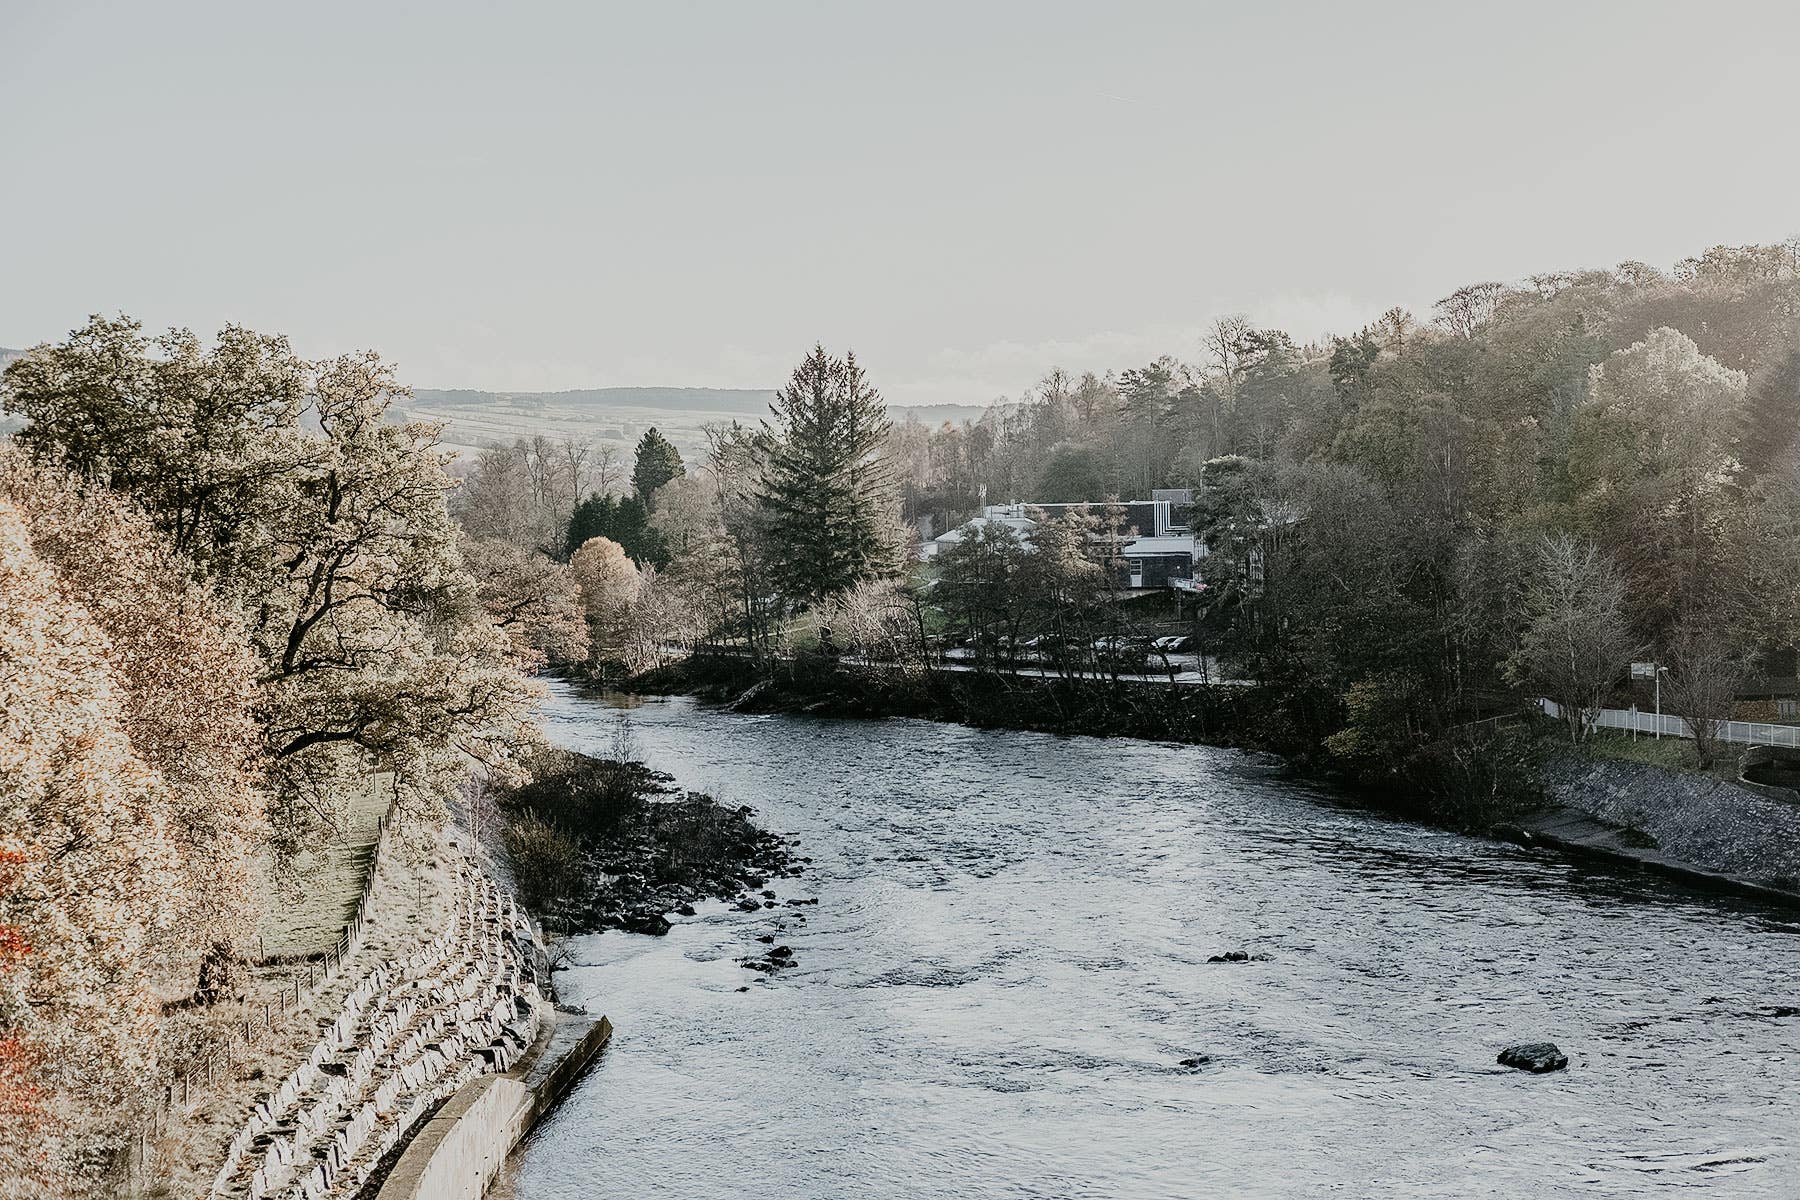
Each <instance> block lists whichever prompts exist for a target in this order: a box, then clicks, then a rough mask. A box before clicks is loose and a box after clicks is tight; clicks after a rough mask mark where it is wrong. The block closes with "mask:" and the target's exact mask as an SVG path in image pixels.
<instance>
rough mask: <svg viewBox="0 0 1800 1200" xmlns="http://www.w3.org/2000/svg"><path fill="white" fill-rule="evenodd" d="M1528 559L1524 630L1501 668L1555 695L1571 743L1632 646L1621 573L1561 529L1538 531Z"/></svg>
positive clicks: (1584, 730)
mask: <svg viewBox="0 0 1800 1200" xmlns="http://www.w3.org/2000/svg"><path fill="white" fill-rule="evenodd" d="M1534 566H1535V570H1534V573H1533V577H1532V580H1531V583H1530V585H1529V586H1528V587H1527V589H1526V593H1525V606H1526V612H1525V616H1526V623H1525V629H1524V633H1523V635H1522V637H1521V638H1520V640H1519V646H1518V648H1517V649H1516V650H1514V651H1513V653H1512V654H1511V656H1510V657H1509V658H1508V659H1507V662H1506V674H1507V677H1508V678H1509V679H1511V680H1512V681H1513V682H1514V683H1515V684H1518V685H1519V686H1521V687H1525V688H1529V689H1532V690H1534V691H1536V692H1537V693H1539V694H1540V695H1544V696H1548V697H1549V698H1550V699H1552V700H1554V701H1556V703H1557V704H1558V705H1560V706H1561V708H1562V715H1563V719H1564V720H1565V721H1567V722H1568V725H1569V738H1570V740H1571V741H1573V742H1577V743H1579V742H1581V741H1583V740H1585V739H1586V737H1587V735H1588V732H1589V731H1590V730H1591V729H1592V728H1593V725H1594V719H1595V718H1596V717H1597V716H1598V715H1599V713H1600V710H1601V709H1602V708H1604V707H1606V700H1607V697H1608V696H1610V695H1611V694H1612V690H1613V688H1614V687H1615V686H1617V684H1618V682H1619V679H1620V677H1621V676H1622V675H1623V674H1624V672H1625V667H1626V664H1627V663H1628V662H1630V660H1631V656H1632V655H1633V654H1634V653H1635V652H1636V647H1635V644H1634V643H1633V642H1632V640H1631V635H1630V632H1629V630H1628V629H1627V627H1626V621H1625V582H1624V578H1623V576H1622V575H1620V573H1619V570H1618V568H1617V567H1615V566H1614V565H1613V563H1612V561H1611V560H1610V559H1608V558H1607V557H1606V556H1605V555H1604V554H1603V553H1601V551H1600V549H1599V547H1597V546H1595V545H1594V544H1593V543H1592V542H1589V541H1584V540H1582V539H1579V538H1575V537H1573V536H1571V535H1569V534H1556V535H1546V536H1544V537H1543V538H1542V539H1541V540H1540V541H1539V542H1538V546H1537V561H1536V563H1535V564H1534Z"/></svg>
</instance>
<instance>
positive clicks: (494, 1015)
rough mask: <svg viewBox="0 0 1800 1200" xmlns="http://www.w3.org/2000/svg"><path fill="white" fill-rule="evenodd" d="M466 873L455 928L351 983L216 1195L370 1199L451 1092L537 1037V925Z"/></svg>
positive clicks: (251, 1127)
mask: <svg viewBox="0 0 1800 1200" xmlns="http://www.w3.org/2000/svg"><path fill="white" fill-rule="evenodd" d="M455 870H456V873H457V876H458V879H457V887H458V897H459V898H458V903H457V904H456V905H455V906H454V907H453V908H452V910H451V914H450V917H449V920H448V923H447V926H446V927H445V928H443V929H442V930H441V931H440V932H438V933H437V934H436V935H435V936H433V937H430V938H429V939H426V940H423V941H421V942H419V943H417V944H415V945H414V946H412V947H411V948H410V950H408V951H406V952H404V953H401V954H398V955H396V956H395V957H393V958H391V959H389V960H388V961H387V962H385V963H382V964H381V965H379V966H377V967H375V968H374V969H372V970H370V971H368V972H367V973H366V974H364V975H363V976H362V978H361V979H360V980H359V981H358V982H357V983H356V985H355V986H354V987H352V988H351V989H350V991H349V994H348V995H347V996H345V998H344V999H343V1001H342V1002H341V1004H340V1005H339V1007H338V1009H337V1011H336V1013H335V1015H334V1016H333V1017H332V1019H331V1020H330V1021H329V1023H327V1024H326V1025H325V1028H324V1031H323V1033H322V1035H321V1036H320V1038H319V1039H318V1041H317V1042H316V1043H315V1044H314V1045H313V1047H312V1050H311V1052H310V1053H309V1054H307V1055H306V1057H305V1059H304V1060H303V1061H302V1062H301V1063H300V1064H299V1065H298V1066H297V1067H296V1068H295V1069H294V1070H293V1071H292V1072H291V1073H290V1074H289V1075H288V1076H287V1077H286V1078H284V1079H282V1080H281V1081H280V1082H279V1084H278V1085H276V1086H275V1087H274V1089H273V1090H272V1091H269V1092H267V1093H266V1094H265V1095H263V1096H262V1097H260V1098H259V1099H258V1100H257V1102H256V1103H255V1105H254V1107H253V1108H252V1110H251V1112H250V1113H249V1115H248V1117H247V1118H246V1119H245V1121H244V1123H243V1125H242V1126H241V1128H240V1129H239V1130H238V1132H237V1133H236V1135H235V1136H234V1137H233V1138H232V1140H231V1143H230V1145H229V1147H228V1148H227V1151H226V1155H225V1160H224V1162H223V1164H222V1165H221V1166H220V1168H219V1171H218V1173H217V1175H216V1177H215V1179H214V1180H213V1184H212V1188H211V1192H210V1195H211V1197H213V1198H215V1200H227V1198H229V1200H240V1198H242V1200H264V1198H279V1200H325V1198H326V1197H334V1198H347V1197H355V1196H359V1195H361V1194H363V1193H364V1192H365V1191H366V1190H367V1186H368V1185H369V1184H370V1182H371V1180H372V1179H374V1178H376V1176H377V1175H378V1173H379V1172H380V1170H381V1168H382V1167H383V1165H384V1162H385V1161H386V1160H387V1159H388V1158H389V1157H390V1156H391V1154H392V1152H393V1151H394V1150H395V1148H396V1147H398V1146H400V1145H401V1144H402V1143H403V1142H404V1141H405V1140H406V1139H407V1138H408V1137H409V1136H410V1135H412V1134H413V1133H414V1132H415V1131H416V1130H417V1129H418V1128H419V1126H420V1125H421V1124H422V1123H423V1122H425V1121H426V1120H428V1119H429V1118H430V1117H431V1115H432V1114H433V1112H434V1111H435V1110H436V1109H437V1108H438V1106H439V1105H440V1104H441V1103H442V1102H443V1101H445V1100H446V1099H448V1098H449V1097H451V1096H452V1095H454V1094H455V1093H456V1092H457V1091H458V1090H459V1089H461V1088H463V1087H464V1085H466V1084H468V1083H470V1082H471V1081H472V1080H476V1079H479V1078H480V1077H482V1076H483V1075H488V1074H493V1073H497V1072H503V1071H506V1070H507V1069H508V1068H510V1067H513V1066H514V1065H515V1064H516V1063H517V1062H518V1061H519V1059H520V1058H521V1056H523V1055H524V1054H525V1052H526V1051H527V1049H528V1048H530V1047H531V1046H532V1045H533V1043H534V1042H535V1041H536V1040H537V1036H538V1032H539V1026H540V1021H541V1020H542V1019H543V1016H544V1013H545V1012H546V1010H547V1008H548V1004H547V1002H546V1001H545V1000H544V999H543V998H542V995H541V994H540V991H541V989H547V980H546V979H544V978H543V976H542V973H543V971H544V967H543V965H542V964H543V956H542V954H541V953H540V949H541V948H540V945H539V943H538V940H537V938H536V935H535V934H534V932H533V930H532V927H531V924H530V922H529V921H528V920H527V919H526V917H525V916H524V914H523V913H521V912H520V911H519V909H518V907H517V906H516V905H515V904H514V902H513V901H512V899H511V897H510V896H508V895H506V894H505V893H504V892H502V891H501V890H500V889H499V888H498V887H497V886H495V884H494V883H493V881H492V880H490V879H489V878H488V877H487V876H486V875H485V874H484V873H483V872H482V871H481V870H480V869H479V868H478V867H476V866H475V865H474V864H473V863H471V862H469V861H468V859H467V858H466V857H460V856H459V857H458V859H457V860H456V862H455Z"/></svg>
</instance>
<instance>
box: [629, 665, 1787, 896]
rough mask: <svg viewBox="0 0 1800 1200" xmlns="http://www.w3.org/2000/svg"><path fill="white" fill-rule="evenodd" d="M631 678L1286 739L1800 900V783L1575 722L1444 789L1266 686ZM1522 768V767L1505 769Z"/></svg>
mask: <svg viewBox="0 0 1800 1200" xmlns="http://www.w3.org/2000/svg"><path fill="white" fill-rule="evenodd" d="M625 686H626V688H627V689H628V690H630V691H633V692H637V693H639V694H645V695H670V694H685V695H692V696H695V697H697V698H699V699H702V700H706V701H710V702H713V703H718V704H722V705H725V706H727V707H729V708H730V709H731V710H732V711H735V712H741V713H793V714H799V715H806V716H818V717H847V718H884V717H915V718H922V719H928V720H938V721H952V722H955V723H958V724H963V725H969V726H972V727H974V728H1007V729H1021V730H1031V731H1037V732H1047V733H1060V734H1085V735H1090V736H1097V737H1137V738H1144V739H1148V740H1153V741H1175V742H1187V743H1195V744H1204V745H1218V746H1226V747H1236V748H1242V749H1256V750H1261V751H1266V752H1270V753H1275V754H1279V755H1280V756H1281V757H1282V759H1283V761H1284V763H1285V764H1286V765H1287V767H1288V768H1289V769H1290V770H1291V771H1293V772H1294V773H1295V774H1296V775H1299V776H1303V777H1312V778H1318V779H1321V780H1323V781H1325V782H1329V783H1331V784H1333V785H1335V786H1343V787H1346V788H1347V790H1348V791H1349V794H1351V795H1353V796H1354V797H1356V798H1357V799H1358V800H1359V801H1361V802H1362V803H1365V804H1367V805H1368V806H1370V807H1371V808H1377V809H1380V810H1383V811H1386V812H1390V813H1394V814H1396V815H1399V816H1402V817H1405V818H1407V819H1411V820H1422V821H1425V822H1427V823H1430V824H1439V825H1445V826H1447V827H1451V828H1457V829H1461V830H1463V831H1465V832H1475V833H1487V834H1489V835H1491V836H1495V837H1499V838H1502V839H1504V840H1509V841H1514V842H1519V843H1522V844H1527V845H1540V846H1547V847H1553V848H1555V849H1558V850H1560V851H1564V852H1568V853H1574V854H1579V855H1582V856H1585V857H1592V858H1600V859H1605V860H1607V861H1610V862H1612V863H1614V864H1615V865H1620V866H1625V867H1628V868H1633V869H1644V870H1651V871H1656V872H1659V873H1662V874H1666V875H1669V876H1671V877H1675V878H1680V879H1683V880H1684V881H1686V882H1688V883H1691V884H1694V885H1696V886H1701V887H1706V888H1713V889H1726V890H1732V891H1737V892H1740V893H1742V894H1745V895H1750V896H1755V897H1757V898H1760V899H1764V900H1770V901H1773V902H1777V903H1784V904H1800V793H1791V792H1788V791H1787V790H1786V789H1783V788H1771V787H1767V786H1760V785H1750V784H1745V783H1741V782H1733V781H1731V780H1729V779H1720V778H1718V777H1717V776H1716V775H1708V774H1705V773H1700V772H1694V771H1683V770H1678V769H1674V768H1672V767H1669V766H1667V765H1661V764H1658V763H1652V762H1631V761H1620V760H1618V759H1615V758H1611V757H1604V756H1588V755H1586V754H1583V753H1581V752H1578V751H1575V750H1572V749H1570V748H1569V747H1567V746H1566V745H1564V744H1563V742H1562V739H1561V738H1560V737H1550V736H1541V737H1540V736H1537V735H1535V734H1531V733H1529V732H1525V733H1519V734H1515V735H1498V736H1510V737H1512V738H1514V739H1515V740H1513V741H1510V742H1508V744H1507V745H1506V747H1505V748H1504V750H1501V751H1499V752H1496V750H1495V745H1497V743H1496V744H1490V746H1489V748H1488V749H1486V750H1483V751H1480V752H1475V751H1473V750H1471V748H1470V747H1452V749H1457V750H1460V751H1461V752H1460V753H1452V754H1449V755H1447V756H1442V757H1446V758H1447V759H1456V760H1459V761H1461V760H1467V761H1464V762H1462V766H1461V768H1460V769H1458V768H1457V767H1456V766H1455V765H1454V764H1450V765H1447V766H1446V768H1445V769H1443V770H1441V771H1440V772H1439V774H1440V775H1441V776H1442V778H1441V779H1440V780H1439V781H1438V789H1439V790H1438V792H1436V793H1433V792H1431V791H1428V790H1426V789H1423V788H1421V787H1419V786H1418V785H1417V783H1416V782H1414V781H1410V780H1402V779H1398V778H1396V779H1394V780H1392V781H1390V782H1389V783H1387V784H1385V785H1384V784H1383V783H1382V782H1380V781H1375V782H1371V781H1369V780H1354V779H1347V778H1345V777H1344V775H1343V773H1342V772H1341V771H1336V770H1333V769H1331V767H1330V765H1329V763H1328V762H1327V761H1326V759H1325V757H1324V756H1323V755H1322V754H1320V753H1319V752H1318V749H1317V747H1308V746H1305V745H1303V744H1300V743H1299V741H1298V739H1297V738H1296V737H1295V735H1294V731H1293V729H1292V726H1291V724H1289V723H1288V722H1287V721H1285V720H1284V719H1283V714H1282V713H1281V711H1280V708H1279V706H1278V705H1277V704H1275V703H1274V702H1273V701H1272V700H1271V699H1270V698H1269V697H1267V696H1266V695H1264V694H1262V693H1260V692H1259V691H1257V690H1256V689H1247V688H1236V687H1233V688H1214V687H1206V686H1195V685H1181V686H1168V687H1159V686H1155V685H1146V684H1143V683H1109V682H1108V681H1105V680H1063V679H1053V678H1039V677H1015V676H1005V675H990V674H979V673H975V672H926V673H922V674H921V673H902V672H898V671H893V672H887V671H879V670H849V669H845V668H842V667H839V666H836V665H834V664H831V663H828V662H824V661H820V662H817V663H806V662H798V663H794V664H787V668H786V669H785V670H784V671H782V672H780V673H778V674H775V675H773V676H770V675H764V674H761V673H759V672H758V671H757V670H756V669H755V667H754V666H753V664H751V663H749V662H748V661H746V660H743V659H736V658H729V657H722V656H715V657H696V658H691V659H688V660H685V661H683V662H681V663H678V664H675V665H673V666H670V667H665V668H662V669H660V670H658V671H653V672H648V673H646V674H644V675H640V676H637V677H635V678H634V679H632V680H629V681H627V684H626V685H625ZM1497 764H1498V767H1497ZM1498 768H1506V769H1505V770H1501V769H1498ZM1508 773H1510V774H1512V775H1513V776H1515V777H1514V778H1511V779H1502V778H1501V776H1502V775H1505V774H1508Z"/></svg>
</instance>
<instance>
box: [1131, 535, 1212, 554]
mask: <svg viewBox="0 0 1800 1200" xmlns="http://www.w3.org/2000/svg"><path fill="white" fill-rule="evenodd" d="M1193 552H1194V539H1193V538H1191V537H1141V538H1137V539H1135V540H1133V541H1130V542H1127V543H1126V544H1125V545H1124V546H1122V547H1120V549H1119V554H1120V556H1121V557H1123V558H1145V557H1147V556H1149V555H1152V554H1192V553H1193Z"/></svg>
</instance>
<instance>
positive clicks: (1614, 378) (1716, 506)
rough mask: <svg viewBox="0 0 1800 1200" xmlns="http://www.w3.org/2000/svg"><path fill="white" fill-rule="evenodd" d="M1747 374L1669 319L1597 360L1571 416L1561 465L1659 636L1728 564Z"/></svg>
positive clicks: (1641, 614) (1645, 625)
mask: <svg viewBox="0 0 1800 1200" xmlns="http://www.w3.org/2000/svg"><path fill="white" fill-rule="evenodd" d="M1745 388H1746V380H1745V377H1744V375H1743V373H1742V372H1739V371H1733V370H1731V369H1730V368H1728V367H1725V366H1722V365H1720V364H1719V363H1718V362H1715V361H1714V360H1713V359H1711V358H1708V357H1707V356H1706V355H1704V354H1702V353H1701V352H1700V350H1699V348H1698V347H1697V346H1696V345H1695V344H1694V342H1693V340H1692V339H1690V338H1689V337H1687V336H1686V335H1685V334H1682V333H1679V332H1677V331H1676V330H1673V329H1653V330H1651V331H1650V332H1649V333H1648V334H1647V335H1645V337H1644V340H1643V341H1641V342H1637V343H1634V344H1633V345H1631V346H1629V347H1627V348H1626V349H1624V350H1620V351H1618V352H1617V353H1615V354H1613V355H1612V356H1611V357H1609V358H1608V359H1607V360H1606V361H1605V362H1604V363H1600V364H1597V365H1595V366H1594V367H1593V368H1592V370H1591V372H1590V376H1589V395H1588V401H1587V404H1586V405H1585V406H1584V407H1583V408H1582V409H1581V410H1580V411H1579V413H1578V414H1577V420H1576V425H1575V440H1574V445H1573V448H1572V451H1571V457H1570V474H1571V476H1572V478H1573V480H1574V482H1575V483H1576V486H1577V487H1578V489H1579V503H1580V504H1581V506H1582V508H1583V510H1584V511H1585V512H1586V513H1587V514H1588V516H1589V518H1590V519H1591V520H1592V521H1593V522H1594V523H1595V524H1596V525H1597V526H1598V527H1599V528H1601V529H1602V530H1604V531H1605V532H1606V534H1607V538H1606V541H1607V544H1608V545H1610V546H1614V547H1617V548H1618V552H1619V555H1620V560H1621V566H1622V568H1623V569H1624V571H1625V574H1626V577H1627V578H1628V579H1629V580H1630V583H1631V589H1632V597H1633V601H1634V616H1635V618H1636V623H1637V625H1638V627H1639V628H1640V630H1641V631H1642V632H1643V633H1644V634H1646V635H1647V636H1650V637H1653V638H1655V639H1656V640H1658V641H1660V640H1662V639H1663V638H1664V637H1665V636H1666V635H1667V633H1668V632H1669V631H1670V630H1672V629H1673V627H1674V625H1675V624H1676V622H1677V621H1678V620H1679V619H1680V617H1681V614H1683V613H1687V612H1693V611H1696V610H1698V609H1700V608H1703V607H1706V606H1707V605H1708V604H1710V602H1711V594H1712V592H1713V591H1714V590H1715V589H1716V588H1717V587H1718V586H1719V585H1720V583H1721V582H1722V579H1723V576H1724V575H1725V573H1726V572H1727V570H1728V567H1729V564H1728V562H1727V559H1726V551H1727V550H1728V548H1729V541H1730V538H1729V534H1730V525H1731V522H1732V520H1733V513H1734V510H1735V506H1736V500H1737V495H1738V491H1737V488H1736V481H1737V476H1738V473H1739V464H1738V462H1737V459H1736V458H1735V457H1734V443H1735V441H1736V439H1737V436H1738V432H1739V426H1740V422H1741V420H1742V413H1743V407H1744V394H1745Z"/></svg>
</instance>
